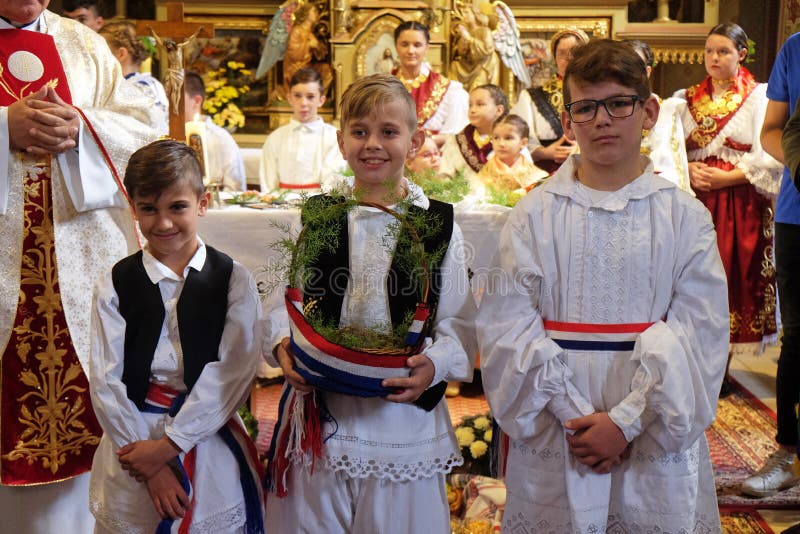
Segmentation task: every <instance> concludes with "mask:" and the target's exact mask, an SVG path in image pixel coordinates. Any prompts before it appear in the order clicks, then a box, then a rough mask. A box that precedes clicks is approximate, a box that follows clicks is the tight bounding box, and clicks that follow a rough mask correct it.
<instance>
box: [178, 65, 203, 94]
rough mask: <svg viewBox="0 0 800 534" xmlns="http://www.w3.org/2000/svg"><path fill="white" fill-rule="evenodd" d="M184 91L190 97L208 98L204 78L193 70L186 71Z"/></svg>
mask: <svg viewBox="0 0 800 534" xmlns="http://www.w3.org/2000/svg"><path fill="white" fill-rule="evenodd" d="M183 76H184V77H183V90H184V91H186V94H187V95H189V96H197V95H200V96H202V97H203V99H204V100H205V98H206V83H205V82H204V81H203V78H202V77H201V76H200V75H199V74H197V73H196V72H195V71H193V70H187V71H185V73H184V75H183Z"/></svg>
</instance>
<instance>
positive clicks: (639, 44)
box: [623, 39, 655, 67]
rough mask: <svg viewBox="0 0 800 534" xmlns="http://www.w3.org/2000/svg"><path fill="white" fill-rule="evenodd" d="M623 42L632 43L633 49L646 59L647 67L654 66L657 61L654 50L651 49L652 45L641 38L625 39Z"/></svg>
mask: <svg viewBox="0 0 800 534" xmlns="http://www.w3.org/2000/svg"><path fill="white" fill-rule="evenodd" d="M623 42H624V43H628V44H629V45H631V46H632V47H633V49H634V50H636V51H637V52H638V53H639V55H640V56H641V57H642V59H644V64H645V66H646V67H652V66H653V63H655V57H654V56H653V51H652V50H650V45H648V44H647V43H645V42H644V41H640V40H639V39H625V40H624V41H623Z"/></svg>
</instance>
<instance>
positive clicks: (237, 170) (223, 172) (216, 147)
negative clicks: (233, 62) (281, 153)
mask: <svg viewBox="0 0 800 534" xmlns="http://www.w3.org/2000/svg"><path fill="white" fill-rule="evenodd" d="M205 99H206V84H205V82H204V81H203V78H201V77H200V75H199V74H197V73H196V72H194V71H191V70H187V71H186V72H185V79H184V84H183V112H184V118H185V119H186V120H187V121H191V120H202V121H203V122H204V123H205V125H206V135H205V138H204V139H203V141H204V142H205V143H206V151H205V152H204V153H205V154H206V155H207V156H208V161H204V162H203V164H204V165H205V177H206V178H207V179H208V180H209V181H211V182H214V183H217V184H220V185H221V186H222V188H223V189H224V190H225V191H244V190H245V189H247V178H246V177H245V173H244V160H243V159H242V152H241V151H240V150H239V145H237V144H236V141H235V140H234V139H233V136H232V135H231V134H230V133H229V132H228V130H226V129H225V128H223V127H221V126H218V125H216V124H214V121H212V120H211V117H209V116H208V115H203V102H204V101H205Z"/></svg>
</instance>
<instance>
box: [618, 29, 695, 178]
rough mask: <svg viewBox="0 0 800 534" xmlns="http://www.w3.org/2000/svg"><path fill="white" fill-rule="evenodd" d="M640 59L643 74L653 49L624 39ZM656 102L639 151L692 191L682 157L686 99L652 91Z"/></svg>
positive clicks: (650, 67) (658, 170)
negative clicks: (652, 121)
mask: <svg viewBox="0 0 800 534" xmlns="http://www.w3.org/2000/svg"><path fill="white" fill-rule="evenodd" d="M627 42H628V43H629V44H630V45H631V46H632V47H633V49H634V50H636V53H638V54H639V57H641V58H642V60H643V61H644V65H645V68H646V69H647V77H648V78H649V77H650V74H651V73H652V71H653V64H654V62H655V58H654V56H653V51H652V50H650V47H649V46H648V45H647V43H645V42H644V41H639V40H630V41H627ZM653 94H654V95H655V97H656V98H657V99H658V103H659V105H660V107H659V110H658V121H656V125H655V126H653V127H652V128H650V129H649V130H644V131H643V132H642V146H641V148H640V152H641V153H642V155H644V156H648V157H649V158H650V159H651V160H652V162H653V169H654V170H655V172H656V173H657V174H658V175H659V176H661V177H662V178H666V179H667V180H669V181H670V182H672V183H674V184H675V185H677V186H678V187H680V188H681V189H683V190H684V191H687V192H689V193H691V192H692V187H691V185H690V184H689V162H688V160H687V159H686V143H685V139H686V135H685V134H684V131H683V119H682V117H683V115H684V113H685V112H686V101H685V100H683V99H682V98H675V97H670V98H663V99H662V98H661V97H659V96H658V95H656V94H655V93H653Z"/></svg>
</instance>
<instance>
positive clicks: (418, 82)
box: [397, 72, 428, 93]
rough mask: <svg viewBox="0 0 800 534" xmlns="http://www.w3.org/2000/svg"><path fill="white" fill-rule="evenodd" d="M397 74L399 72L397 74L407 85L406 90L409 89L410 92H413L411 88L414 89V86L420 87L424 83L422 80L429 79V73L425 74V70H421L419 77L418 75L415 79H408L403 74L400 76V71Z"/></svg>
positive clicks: (415, 87)
mask: <svg viewBox="0 0 800 534" xmlns="http://www.w3.org/2000/svg"><path fill="white" fill-rule="evenodd" d="M397 74H398V76H397V77H398V78H400V81H401V82H403V85H405V86H406V90H407V91H408V92H409V93H410V92H411V89H412V88H413V89H419V86H420V85H422V82H424V81H425V80H427V79H428V75H427V74H425V73H424V72H420V73H419V74H418V75H417V77H416V78H414V79H413V80H407V79H405V78H404V77H403V76H400V73H399V72H398V73H397Z"/></svg>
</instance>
